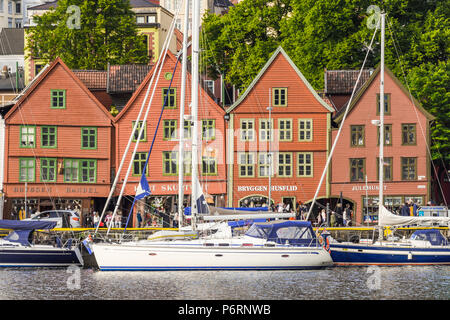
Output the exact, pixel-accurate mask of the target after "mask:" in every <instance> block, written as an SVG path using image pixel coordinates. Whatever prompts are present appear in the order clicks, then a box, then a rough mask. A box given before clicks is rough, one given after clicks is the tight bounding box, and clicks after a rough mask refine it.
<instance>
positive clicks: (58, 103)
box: [50, 90, 66, 109]
mask: <svg viewBox="0 0 450 320" xmlns="http://www.w3.org/2000/svg"><path fill="white" fill-rule="evenodd" d="M50 107H51V108H53V109H64V108H65V107H66V90H51V105H50Z"/></svg>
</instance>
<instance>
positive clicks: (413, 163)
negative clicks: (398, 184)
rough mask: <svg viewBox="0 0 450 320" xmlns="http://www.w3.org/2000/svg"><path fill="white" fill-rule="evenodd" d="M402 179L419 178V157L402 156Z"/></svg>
mask: <svg viewBox="0 0 450 320" xmlns="http://www.w3.org/2000/svg"><path fill="white" fill-rule="evenodd" d="M401 163H402V180H417V158H406V157H402V158H401Z"/></svg>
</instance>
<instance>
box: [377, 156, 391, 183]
mask: <svg viewBox="0 0 450 320" xmlns="http://www.w3.org/2000/svg"><path fill="white" fill-rule="evenodd" d="M383 162H384V173H383V175H384V181H392V157H387V158H386V157H384V158H383ZM377 180H380V158H378V157H377Z"/></svg>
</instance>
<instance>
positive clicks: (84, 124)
mask: <svg viewBox="0 0 450 320" xmlns="http://www.w3.org/2000/svg"><path fill="white" fill-rule="evenodd" d="M112 120H113V117H112V116H111V115H110V114H109V113H108V111H107V110H106V109H105V108H104V106H103V105H102V104H101V103H100V102H99V101H98V100H97V99H96V98H95V96H94V95H93V94H92V93H91V92H90V91H89V90H88V89H87V88H86V86H85V85H84V84H83V83H82V82H81V81H80V79H78V78H77V77H76V76H75V75H74V73H73V72H72V71H71V70H70V69H69V68H68V67H67V66H66V65H65V64H64V62H63V61H62V60H61V59H59V58H57V59H56V60H55V61H54V62H52V63H51V64H50V65H49V66H48V67H47V68H46V69H45V70H44V71H43V73H42V74H41V75H40V76H39V78H36V79H35V80H34V81H33V83H32V84H31V85H30V86H29V87H28V88H27V89H26V90H25V91H24V92H23V93H22V96H21V97H20V99H19V100H18V101H17V103H16V104H15V105H14V107H13V108H12V109H11V110H10V111H9V112H8V113H7V114H6V116H5V122H6V134H5V135H6V139H5V159H6V161H5V185H4V186H5V196H6V198H7V205H6V208H7V210H5V211H6V212H8V213H9V212H11V211H12V210H15V209H16V210H17V209H20V207H21V206H23V203H24V202H23V201H24V199H25V197H26V198H27V200H28V201H27V203H28V204H29V206H30V207H31V211H37V210H39V211H43V210H48V209H54V208H57V209H66V208H71V209H75V208H78V209H81V211H82V212H88V211H89V210H91V209H92V207H94V206H95V201H96V199H98V198H105V197H107V196H108V193H109V188H110V172H111V165H112V163H111V155H112V153H113V149H112V148H113V145H112V143H111V142H112V140H111V139H112V135H113V124H112ZM14 207H16V208H14ZM28 209H30V208H28Z"/></svg>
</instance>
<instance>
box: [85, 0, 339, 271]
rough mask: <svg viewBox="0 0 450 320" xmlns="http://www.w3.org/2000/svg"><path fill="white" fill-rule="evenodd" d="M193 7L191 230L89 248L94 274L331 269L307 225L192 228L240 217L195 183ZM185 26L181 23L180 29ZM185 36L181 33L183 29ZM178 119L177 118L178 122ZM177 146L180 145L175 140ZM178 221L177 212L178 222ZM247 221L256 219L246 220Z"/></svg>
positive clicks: (196, 47) (195, 21) (197, 11)
mask: <svg viewBox="0 0 450 320" xmlns="http://www.w3.org/2000/svg"><path fill="white" fill-rule="evenodd" d="M187 3H188V1H186V9H185V10H186V11H187V10H188V4H187ZM193 8H194V10H193V24H192V25H193V36H192V86H193V87H192V121H193V135H192V174H191V176H192V197H191V198H192V206H191V208H192V216H191V227H187V228H180V231H179V232H169V233H167V232H160V233H156V234H154V235H153V236H152V237H150V238H149V239H147V240H141V241H132V242H122V243H107V242H104V243H92V244H90V247H91V248H92V251H93V252H94V254H95V259H96V261H97V265H98V267H99V269H100V270H102V271H111V270H121V271H123V270H280V269H281V270H292V269H311V268H323V267H327V266H331V265H332V260H331V256H330V254H329V252H328V251H326V250H325V249H324V248H323V247H322V246H321V245H320V244H319V242H318V240H317V238H316V235H315V233H314V231H313V229H312V226H311V223H310V222H305V221H290V220H287V221H284V220H278V221H272V222H262V223H254V224H253V225H252V226H251V228H250V229H249V230H248V231H247V233H246V234H245V235H243V236H240V237H233V236H232V232H231V227H230V226H229V225H228V224H227V223H214V222H213V223H201V224H198V222H199V221H200V220H205V221H214V220H227V219H233V220H234V219H239V217H241V218H242V217H243V216H239V215H237V212H235V211H233V212H232V213H233V215H231V216H230V215H229V213H230V212H227V211H226V210H225V211H223V209H218V208H209V207H208V206H207V204H206V201H205V199H204V196H203V192H202V190H201V189H202V188H201V186H200V183H199V180H198V167H197V164H198V145H197V143H198V121H197V109H198V58H199V27H200V25H199V24H200V23H199V22H200V21H199V19H200V3H199V0H194V1H193ZM186 16H188V14H186ZM187 25H188V24H187V23H186V24H185V26H187ZM185 34H187V30H186V29H185ZM184 48H185V46H184ZM185 52H186V51H184V52H183V54H185ZM182 116H183V115H182V113H181V114H180V117H182ZM180 143H183V141H182V140H181V139H180ZM180 154H182V152H180ZM181 163H182V162H181ZM179 190H182V188H179ZM179 197H180V199H179V202H180V203H179V207H181V206H182V199H183V195H182V193H180V196H179ZM245 214H248V212H245ZM181 216H182V214H181V211H180V218H181ZM262 217H266V218H281V216H280V215H277V214H273V213H267V214H265V215H264V216H263V215H262V214H261V215H258V218H262ZM252 218H256V216H254V215H252ZM180 226H181V223H180ZM205 227H207V228H209V230H210V231H212V234H210V235H208V236H202V235H201V233H202V229H203V228H205ZM198 234H200V236H199V237H197V235H198ZM186 238H188V239H186Z"/></svg>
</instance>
